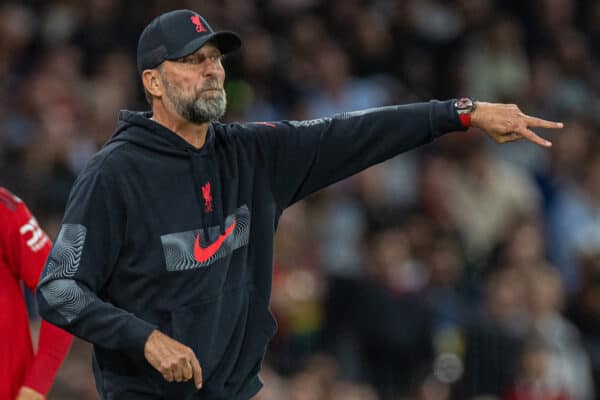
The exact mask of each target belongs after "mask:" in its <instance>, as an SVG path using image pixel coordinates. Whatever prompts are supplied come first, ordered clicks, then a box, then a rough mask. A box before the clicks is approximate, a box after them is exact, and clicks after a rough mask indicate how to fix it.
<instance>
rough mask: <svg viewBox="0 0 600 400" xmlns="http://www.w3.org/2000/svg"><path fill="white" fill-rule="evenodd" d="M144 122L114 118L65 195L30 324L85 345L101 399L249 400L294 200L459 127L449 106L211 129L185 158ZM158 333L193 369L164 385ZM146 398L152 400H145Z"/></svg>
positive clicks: (180, 144)
mask: <svg viewBox="0 0 600 400" xmlns="http://www.w3.org/2000/svg"><path fill="white" fill-rule="evenodd" d="M149 117H150V114H141V113H133V112H128V111H123V112H121V114H120V117H119V125H118V128H117V131H116V133H115V134H114V136H113V138H112V139H111V140H110V141H109V142H108V143H107V144H106V145H105V146H104V147H103V148H102V149H101V150H100V151H99V152H98V153H97V154H96V155H95V156H94V157H93V158H92V160H91V161H90V162H89V164H88V165H87V166H86V168H85V169H84V171H83V172H82V173H81V174H80V176H79V177H78V178H77V181H76V182H75V184H74V186H73V189H72V191H71V194H70V197H69V201H68V205H67V208H66V212H65V216H64V221H63V225H62V228H61V230H60V233H59V236H58V238H57V240H56V242H55V245H54V247H53V249H52V253H51V255H50V257H49V259H48V262H47V264H46V267H45V269H44V272H43V275H42V279H41V281H40V284H39V289H38V296H37V299H38V304H39V308H40V313H41V315H42V316H43V317H44V318H45V319H47V320H48V321H50V322H51V323H53V324H55V325H57V326H59V327H62V328H64V329H65V330H67V331H69V332H71V333H73V334H74V335H77V336H79V337H81V338H83V339H85V340H87V341H89V342H91V343H93V344H94V373H95V377H96V383H97V386H98V390H99V392H100V395H101V397H102V398H103V399H122V398H123V399H130V398H135V396H134V395H133V394H132V393H134V392H138V393H148V394H149V395H150V398H168V399H210V400H216V399H228V400H246V399H249V398H251V397H252V396H253V395H254V394H255V393H256V392H258V390H259V389H260V387H261V386H262V384H261V382H260V379H259V378H258V372H259V370H260V366H261V362H262V359H263V357H264V354H265V351H266V346H267V343H268V342H269V339H270V338H271V337H272V336H273V334H274V333H275V330H276V323H275V321H274V319H273V317H272V316H271V313H270V312H269V299H270V293H271V273H272V261H273V239H274V234H275V229H276V226H277V221H278V218H279V216H280V215H281V213H282V211H283V210H284V209H285V208H286V207H288V206H289V205H291V204H292V203H294V202H296V201H298V200H300V199H302V198H304V197H306V196H307V195H309V194H311V193H313V192H315V191H316V190H319V189H321V188H323V187H325V186H327V185H330V184H332V183H334V182H336V181H339V180H341V179H343V178H346V177H348V176H350V175H352V174H354V173H356V172H358V171H361V170H362V169H364V168H366V167H368V166H370V165H373V164H375V163H379V162H381V161H384V160H386V159H388V158H390V157H392V156H394V155H396V154H398V153H401V152H403V151H406V150H409V149H412V148H414V147H417V146H419V145H421V144H424V143H426V142H429V141H431V140H433V139H435V138H436V137H438V136H439V135H441V134H442V133H445V132H448V131H453V130H461V129H462V127H461V124H460V121H459V119H458V116H457V113H456V111H455V109H454V107H453V105H452V101H445V102H438V101H432V102H429V103H420V104H412V105H406V106H392V107H383V108H377V109H371V110H366V111H359V112H354V113H344V114H340V115H336V116H334V117H333V118H323V119H316V120H311V121H301V122H293V121H289V122H288V121H286V122H275V123H248V124H220V123H212V124H210V126H209V129H208V134H207V139H206V143H205V145H204V146H203V147H202V148H201V149H195V148H194V147H192V146H191V145H190V144H188V143H187V142H186V141H184V140H183V139H182V138H180V137H179V136H177V135H176V134H175V133H174V132H172V131H170V130H168V129H167V128H165V127H163V126H161V125H159V124H158V123H156V122H154V121H152V120H151V119H150V118H149ZM153 329H159V330H160V331H162V332H164V333H166V334H167V335H169V336H171V337H173V338H174V339H176V340H178V341H180V342H182V343H184V344H186V345H188V346H190V347H191V348H192V349H193V350H194V352H195V354H196V356H197V358H198V360H199V361H200V364H201V366H202V371H203V379H204V383H203V388H202V390H201V391H200V392H198V391H196V389H195V387H194V384H193V381H189V382H186V383H168V382H166V381H165V380H164V379H163V378H162V376H161V375H160V374H159V373H158V372H157V371H155V370H154V369H153V368H152V367H151V366H150V365H149V364H148V363H147V362H146V360H145V359H144V344H145V342H146V340H147V338H148V336H149V334H150V333H151V331H152V330H153ZM152 395H153V396H154V397H152Z"/></svg>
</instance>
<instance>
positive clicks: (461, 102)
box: [456, 97, 473, 110]
mask: <svg viewBox="0 0 600 400" xmlns="http://www.w3.org/2000/svg"><path fill="white" fill-rule="evenodd" d="M456 108H457V109H458V110H470V109H471V108H473V100H471V99H470V98H468V97H463V98H462V99H458V100H456Z"/></svg>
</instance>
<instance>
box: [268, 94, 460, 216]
mask: <svg viewBox="0 0 600 400" xmlns="http://www.w3.org/2000/svg"><path fill="white" fill-rule="evenodd" d="M452 104H453V100H448V101H443V102H440V101H436V100H434V101H430V102H428V103H415V104H408V105H400V106H389V107H380V108H374V109H368V110H363V111H356V112H349V113H343V114H338V115H335V116H333V117H332V118H320V119H316V120H309V121H286V122H280V123H276V124H270V123H269V124H265V123H263V125H266V126H269V127H271V129H269V128H267V127H265V128H264V129H262V127H261V131H262V132H265V135H263V136H259V137H261V138H263V140H264V143H263V145H264V146H267V147H268V150H267V151H265V154H266V157H267V160H268V163H269V169H270V174H271V183H272V189H273V195H274V197H275V200H276V202H277V204H278V205H279V207H281V208H282V209H283V208H286V207H288V206H289V205H291V204H293V203H295V202H296V201H298V200H301V199H302V198H304V197H306V196H308V195H309V194H311V193H313V192H315V191H317V190H319V189H321V188H323V187H325V186H328V185H330V184H332V183H335V182H337V181H339V180H341V179H344V178H346V177H349V176H351V175H353V174H355V173H357V172H359V171H361V170H363V169H365V168H367V167H369V166H371V165H373V164H377V163H380V162H382V161H384V160H387V159H389V158H391V157H393V156H395V155H397V154H399V153H402V152H404V151H407V150H410V149H413V148H415V147H417V146H420V145H422V144H424V143H427V142H430V141H432V140H434V139H435V138H437V137H439V136H441V135H442V134H444V133H446V132H451V131H458V130H464V128H463V126H462V125H461V123H460V120H459V118H458V115H457V113H456V110H455V109H454V107H453V105H452Z"/></svg>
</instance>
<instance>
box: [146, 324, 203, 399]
mask: <svg viewBox="0 0 600 400" xmlns="http://www.w3.org/2000/svg"><path fill="white" fill-rule="evenodd" d="M144 356H145V357H146V360H148V362H149V363H150V365H152V366H153V367H154V368H155V369H156V370H157V371H158V372H160V373H161V374H162V376H163V377H164V378H165V380H167V381H169V382H187V381H189V380H190V379H192V377H193V378H194V383H195V384H196V387H197V388H198V389H200V388H201V387H202V368H201V367H200V363H199V362H198V359H197V358H196V355H195V354H194V352H193V350H192V349H190V348H189V347H188V346H186V345H184V344H182V343H179V342H178V341H177V340H175V339H172V338H170V337H169V336H167V335H165V334H164V333H162V332H160V331H157V330H154V331H152V333H151V334H150V336H148V340H147V341H146V344H145V346H144Z"/></svg>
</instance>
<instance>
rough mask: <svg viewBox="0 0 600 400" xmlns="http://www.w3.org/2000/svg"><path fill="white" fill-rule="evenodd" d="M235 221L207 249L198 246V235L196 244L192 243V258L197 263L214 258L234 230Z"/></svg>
mask: <svg viewBox="0 0 600 400" xmlns="http://www.w3.org/2000/svg"><path fill="white" fill-rule="evenodd" d="M235 225H236V220H235V219H234V220H233V222H232V223H231V225H229V226H228V227H227V229H225V233H223V234H222V235H220V236H219V237H218V238H217V240H215V241H214V242H212V243H211V244H210V245H209V246H208V247H202V246H201V245H200V234H198V235H197V236H196V242H195V243H194V258H195V259H196V261H198V262H199V263H203V262H206V261H208V259H209V258H211V257H212V256H214V255H215V254H216V253H217V251H219V249H220V248H221V246H222V245H223V243H224V242H225V240H227V238H228V237H229V235H231V232H233V230H234V229H235Z"/></svg>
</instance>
